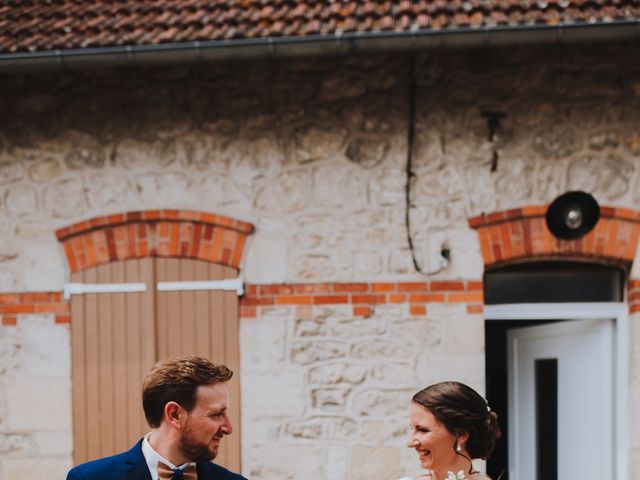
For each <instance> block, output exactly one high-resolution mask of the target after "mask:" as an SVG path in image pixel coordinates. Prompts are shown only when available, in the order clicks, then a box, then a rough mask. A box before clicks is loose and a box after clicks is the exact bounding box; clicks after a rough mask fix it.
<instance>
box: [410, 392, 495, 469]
mask: <svg viewBox="0 0 640 480" xmlns="http://www.w3.org/2000/svg"><path fill="white" fill-rule="evenodd" d="M410 419H411V438H410V439H409V443H408V445H407V446H408V447H409V448H413V449H415V451H416V453H417V454H418V458H419V460H420V466H421V467H422V468H424V469H425V470H427V472H426V473H425V474H424V475H420V476H418V477H414V478H415V480H417V479H428V480H490V479H489V477H488V476H487V475H485V474H483V473H480V472H478V471H476V470H475V469H474V468H473V464H472V463H471V460H472V459H475V458H482V459H486V458H488V457H489V455H490V454H491V452H492V451H493V446H494V444H495V441H496V439H497V438H499V437H500V434H501V432H500V428H499V427H498V416H497V415H496V414H495V413H494V412H492V411H491V410H490V409H489V407H488V405H487V403H486V401H485V400H484V398H482V397H481V396H480V395H479V394H478V393H477V392H476V391H475V390H473V389H472V388H471V387H468V386H467V385H464V384H463V383H459V382H442V383H436V384H435V385H431V386H429V387H427V388H425V389H423V390H420V391H419V392H418V393H416V394H415V395H414V396H413V399H412V402H411V414H410ZM400 480H412V479H410V478H409V477H405V478H403V479H400Z"/></svg>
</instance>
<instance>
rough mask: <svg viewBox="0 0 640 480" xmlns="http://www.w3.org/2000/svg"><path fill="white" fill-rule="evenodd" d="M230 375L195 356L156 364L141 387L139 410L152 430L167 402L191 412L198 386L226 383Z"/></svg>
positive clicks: (225, 368) (228, 372)
mask: <svg viewBox="0 0 640 480" xmlns="http://www.w3.org/2000/svg"><path fill="white" fill-rule="evenodd" d="M232 376H233V372H232V371H231V370H229V368H227V367H226V366H225V365H215V364H213V363H211V362H210V361H209V360H207V359H206V358H204V357H198V356H195V355H192V356H188V357H180V358H170V359H168V360H163V361H161V362H158V363H156V364H155V365H154V366H153V368H152V369H151V371H149V373H148V374H147V377H146V378H145V380H144V384H143V387H142V408H143V409H144V416H145V417H146V419H147V423H148V424H149V426H150V427H151V428H157V427H159V426H160V424H161V423H162V417H163V416H164V407H165V405H166V404H167V402H171V401H173V402H176V403H178V404H179V405H180V406H182V407H183V408H184V409H185V410H186V411H187V412H190V411H191V410H192V409H193V407H194V406H195V403H196V389H197V388H198V387H199V386H200V385H212V384H214V383H224V382H228V381H229V380H230V379H231V377H232Z"/></svg>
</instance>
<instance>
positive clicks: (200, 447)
mask: <svg viewBox="0 0 640 480" xmlns="http://www.w3.org/2000/svg"><path fill="white" fill-rule="evenodd" d="M216 437H217V438H220V439H221V438H222V436H220V437H218V436H217V435H216ZM178 449H179V450H180V453H182V455H183V456H184V458H186V459H187V460H188V461H190V462H196V463H198V462H209V461H211V460H213V459H214V458H216V455H217V454H218V445H213V444H212V440H211V439H210V440H209V443H203V442H198V441H197V440H194V438H193V434H192V431H191V428H189V426H188V425H187V426H186V428H185V429H184V430H183V432H182V433H181V435H180V440H179V442H178Z"/></svg>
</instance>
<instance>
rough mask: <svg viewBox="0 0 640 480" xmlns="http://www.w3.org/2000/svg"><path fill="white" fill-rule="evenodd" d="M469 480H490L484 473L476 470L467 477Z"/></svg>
mask: <svg viewBox="0 0 640 480" xmlns="http://www.w3.org/2000/svg"><path fill="white" fill-rule="evenodd" d="M469 480H491V477H489V476H488V475H485V474H484V473H480V472H476V473H474V474H473V475H472V476H470V477H469Z"/></svg>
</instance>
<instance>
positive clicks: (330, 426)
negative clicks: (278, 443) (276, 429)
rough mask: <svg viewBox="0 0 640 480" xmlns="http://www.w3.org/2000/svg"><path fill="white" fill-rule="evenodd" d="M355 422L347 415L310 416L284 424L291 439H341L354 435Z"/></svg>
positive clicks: (355, 429) (356, 427) (285, 430)
mask: <svg viewBox="0 0 640 480" xmlns="http://www.w3.org/2000/svg"><path fill="white" fill-rule="evenodd" d="M357 430H358V426H357V424H356V422H354V421H353V420H351V419H350V418H348V417H310V418H305V419H304V420H295V421H293V422H290V423H288V424H287V425H286V427H285V429H284V432H285V434H286V435H287V436H288V437H290V438H293V439H308V440H329V441H343V440H347V439H349V438H352V437H354V435H355V434H356V432H357Z"/></svg>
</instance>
